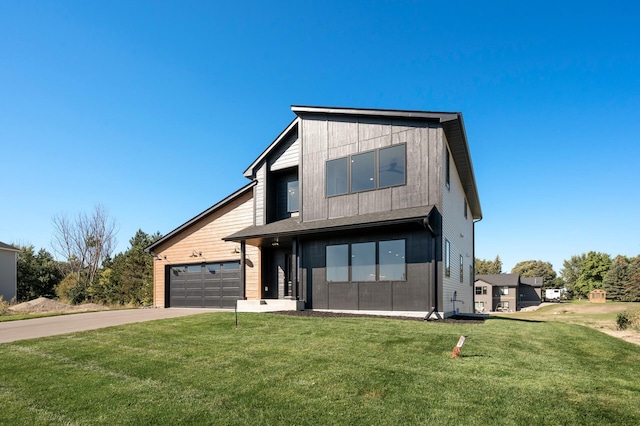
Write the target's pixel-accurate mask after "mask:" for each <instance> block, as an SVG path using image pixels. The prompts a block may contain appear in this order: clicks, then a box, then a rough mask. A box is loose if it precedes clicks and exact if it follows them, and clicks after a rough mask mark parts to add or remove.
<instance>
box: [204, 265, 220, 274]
mask: <svg viewBox="0 0 640 426" xmlns="http://www.w3.org/2000/svg"><path fill="white" fill-rule="evenodd" d="M207 271H208V272H209V273H210V274H217V273H219V272H220V264H219V263H208V264H207Z"/></svg>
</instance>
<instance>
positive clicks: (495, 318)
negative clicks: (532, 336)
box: [487, 316, 545, 322]
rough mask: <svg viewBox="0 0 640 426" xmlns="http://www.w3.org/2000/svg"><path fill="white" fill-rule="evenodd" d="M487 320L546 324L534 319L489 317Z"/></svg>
mask: <svg viewBox="0 0 640 426" xmlns="http://www.w3.org/2000/svg"><path fill="white" fill-rule="evenodd" d="M487 320H488V321H496V320H498V321H499V320H502V321H520V322H545V321H542V320H533V319H526V318H506V317H496V316H489V318H487Z"/></svg>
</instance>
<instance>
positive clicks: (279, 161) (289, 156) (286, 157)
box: [271, 138, 300, 170]
mask: <svg viewBox="0 0 640 426" xmlns="http://www.w3.org/2000/svg"><path fill="white" fill-rule="evenodd" d="M278 154H279V155H278V156H277V157H276V158H275V159H274V161H273V164H272V165H271V170H282V169H286V168H289V167H295V166H297V165H298V162H299V158H300V139H297V138H296V139H295V140H294V141H293V142H292V143H291V144H290V145H288V146H286V149H285V150H284V152H282V153H278Z"/></svg>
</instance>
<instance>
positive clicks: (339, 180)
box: [326, 157, 349, 197]
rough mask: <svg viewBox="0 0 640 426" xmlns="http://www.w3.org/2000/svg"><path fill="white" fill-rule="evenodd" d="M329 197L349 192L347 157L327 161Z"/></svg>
mask: <svg viewBox="0 0 640 426" xmlns="http://www.w3.org/2000/svg"><path fill="white" fill-rule="evenodd" d="M326 179H327V182H326V184H327V197H330V196H332V195H340V194H346V193H348V192H349V163H348V161H347V157H343V158H336V159H335V160H330V161H327V178H326Z"/></svg>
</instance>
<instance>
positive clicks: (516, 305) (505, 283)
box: [474, 274, 543, 312]
mask: <svg viewBox="0 0 640 426" xmlns="http://www.w3.org/2000/svg"><path fill="white" fill-rule="evenodd" d="M542 284H543V278H542V277H523V278H520V275H518V274H492V275H476V277H475V285H474V287H475V288H474V308H475V311H476V312H514V311H519V310H520V309H522V308H526V307H529V306H537V305H539V304H540V302H541V301H542Z"/></svg>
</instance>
